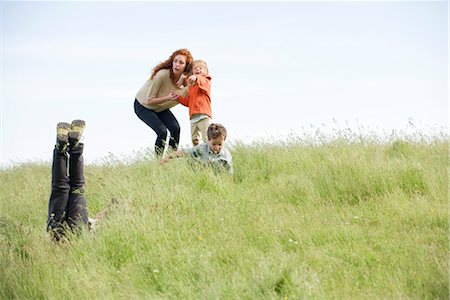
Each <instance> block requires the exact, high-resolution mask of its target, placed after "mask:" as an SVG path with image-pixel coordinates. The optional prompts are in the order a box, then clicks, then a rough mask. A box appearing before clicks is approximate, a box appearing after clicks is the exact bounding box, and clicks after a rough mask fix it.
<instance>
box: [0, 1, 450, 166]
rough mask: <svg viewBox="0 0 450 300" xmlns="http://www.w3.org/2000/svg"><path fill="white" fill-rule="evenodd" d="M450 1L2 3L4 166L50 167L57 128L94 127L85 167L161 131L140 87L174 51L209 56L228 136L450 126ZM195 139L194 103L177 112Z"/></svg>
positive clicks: (123, 153) (217, 113)
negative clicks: (146, 118)
mask: <svg viewBox="0 0 450 300" xmlns="http://www.w3.org/2000/svg"><path fill="white" fill-rule="evenodd" d="M448 12H449V10H448V2H447V1H434V2H429V1H423V2H403V1H400V2H383V1H373V2H367V1H345V2H333V1H332V2H325V1H324V2H320V1H318V2H311V1H309V2H301V1H299V2H295V1H289V2H256V1H251V2H236V1H235V2H125V1H124V2H114V1H109V2H108V1H97V2H92V1H84V2H77V1H72V2H41V1H33V2H18V1H2V2H1V33H2V36H1V75H2V76H1V106H0V108H1V115H0V117H1V119H0V125H1V128H0V134H1V135H0V142H1V147H0V165H2V166H5V165H10V164H15V163H21V162H27V161H34V160H51V156H52V152H51V151H52V148H53V145H54V142H55V131H56V130H55V126H56V123H57V122H59V121H66V122H70V121H71V120H72V119H76V118H82V119H85V120H86V123H87V128H86V130H85V138H84V142H85V143H86V150H85V160H86V162H88V163H89V162H96V161H99V160H101V159H102V158H104V157H106V156H108V155H109V154H113V155H115V156H116V157H127V156H128V155H130V154H132V153H135V152H136V151H137V152H139V151H141V150H143V149H146V148H147V147H150V149H152V150H153V145H154V141H155V139H156V135H155V133H154V132H153V131H152V130H151V129H150V128H148V127H147V126H146V125H145V124H144V123H143V122H142V121H140V120H139V119H138V118H137V116H136V115H135V113H134V110H133V102H134V96H135V94H136V92H137V90H138V89H139V88H140V87H141V85H142V84H143V83H144V81H145V80H146V79H147V78H148V76H149V75H150V74H151V70H152V68H153V67H154V66H155V65H156V64H158V63H159V62H161V61H163V60H165V59H167V58H168V57H169V55H170V54H171V53H172V52H173V51H174V50H176V49H179V48H188V49H189V50H190V51H191V52H192V53H193V55H194V58H195V59H203V60H205V61H206V62H207V63H208V65H209V69H210V73H211V75H212V77H213V81H212V109H213V120H214V121H216V122H220V123H223V124H224V125H225V126H226V127H227V128H228V131H229V140H231V141H236V140H241V141H251V140H254V139H268V140H271V138H272V139H273V138H276V137H277V136H283V135H286V134H290V133H294V134H298V135H302V133H303V131H304V130H305V128H311V126H312V127H320V126H325V128H328V129H331V128H334V127H350V128H355V129H356V128H358V127H365V128H371V129H374V130H376V129H378V130H388V131H389V130H402V129H404V128H405V127H407V126H408V122H409V121H411V120H412V122H413V123H414V124H415V126H416V127H419V128H431V130H433V128H442V127H445V128H446V127H447V124H448V112H449V111H448V91H449V88H448V74H449V73H448V66H449V64H448V57H449V56H448V24H449V23H448ZM172 111H173V113H174V114H175V116H176V117H177V119H178V121H179V123H180V125H181V144H182V145H188V144H190V127H189V120H188V110H187V108H185V107H183V106H181V105H179V106H177V107H175V108H174V109H172Z"/></svg>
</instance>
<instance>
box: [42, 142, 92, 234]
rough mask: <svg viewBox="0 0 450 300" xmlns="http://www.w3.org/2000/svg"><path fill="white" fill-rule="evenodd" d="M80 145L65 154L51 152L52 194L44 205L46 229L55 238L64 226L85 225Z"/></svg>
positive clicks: (62, 152) (56, 151)
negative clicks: (45, 208) (46, 205)
mask: <svg viewBox="0 0 450 300" xmlns="http://www.w3.org/2000/svg"><path fill="white" fill-rule="evenodd" d="M83 148H84V144H82V143H80V144H78V146H77V147H74V148H73V149H71V148H69V150H68V152H67V151H59V150H57V149H56V148H55V149H54V150H53V163H52V191H51V194H50V200H49V203H48V220H47V230H48V231H52V232H53V233H54V235H55V238H56V239H59V238H60V237H61V235H63V234H64V231H65V229H66V228H67V227H69V228H70V229H72V230H73V229H75V228H76V227H77V226H79V225H82V224H87V223H88V211H87V205H86V196H85V187H84V186H85V180H84V163H83Z"/></svg>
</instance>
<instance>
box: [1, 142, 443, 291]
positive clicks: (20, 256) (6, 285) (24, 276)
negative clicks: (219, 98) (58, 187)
mask: <svg viewBox="0 0 450 300" xmlns="http://www.w3.org/2000/svg"><path fill="white" fill-rule="evenodd" d="M448 146H449V143H448V140H447V139H446V138H445V137H444V138H442V137H441V138H434V139H431V140H428V141H424V140H420V141H412V140H409V139H399V140H396V141H392V142H389V143H381V142H377V141H376V140H371V139H368V140H351V139H346V138H344V139H339V138H337V139H333V140H330V141H327V142H321V143H316V142H305V141H295V140H292V141H290V142H287V143H286V144H278V145H273V144H264V143H261V144H257V143H255V144H253V145H240V144H236V145H233V148H232V154H233V158H234V164H235V176H234V178H230V177H229V176H228V175H227V174H216V173H215V172H214V171H213V170H211V169H203V168H201V167H200V166H195V165H194V166H192V165H191V164H190V163H189V162H188V161H187V160H186V159H184V158H183V159H178V160H175V161H172V162H170V163H169V164H166V165H160V164H158V163H157V162H156V161H155V160H152V159H150V158H148V156H145V155H143V157H142V158H139V157H137V158H134V159H133V162H132V163H127V164H125V163H121V162H118V161H114V159H111V160H110V161H108V160H106V161H105V162H104V163H103V164H101V165H89V166H87V167H86V180H87V198H88V205H89V210H90V213H91V215H95V214H96V213H97V212H98V211H100V210H101V209H102V207H104V206H105V205H107V204H108V203H109V201H110V200H111V198H117V199H118V200H119V204H118V205H117V206H116V207H115V209H114V210H113V211H112V213H111V214H110V215H109V217H108V218H107V219H106V220H104V221H103V222H102V223H101V224H99V225H98V227H97V230H96V232H95V233H89V232H85V233H84V234H82V235H81V236H80V237H78V238H73V239H72V240H71V241H70V242H68V243H59V244H55V243H54V242H51V241H50V240H49V239H48V237H47V236H46V233H45V222H46V217H47V204H48V197H49V193H50V179H51V178H50V163H49V162H48V163H36V164H27V165H21V166H17V167H14V168H10V169H6V170H2V171H0V184H1V201H0V268H1V272H0V298H1V299H302V298H307V299H310V298H313V299H349V298H351V299H400V298H401V299H448V296H449V281H448V280H449V279H448V275H449V274H448V245H449V235H448V233H449V231H448V229H449V226H448V199H449V198H448V166H449V161H448Z"/></svg>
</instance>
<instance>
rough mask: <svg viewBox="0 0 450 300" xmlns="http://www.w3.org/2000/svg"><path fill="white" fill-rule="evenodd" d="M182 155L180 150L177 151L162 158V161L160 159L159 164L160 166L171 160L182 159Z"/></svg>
mask: <svg viewBox="0 0 450 300" xmlns="http://www.w3.org/2000/svg"><path fill="white" fill-rule="evenodd" d="M183 154H184V153H183V151H182V150H181V149H180V150H177V151H175V152H174V153H171V154H169V155H167V156H166V157H164V158H163V159H161V160H160V162H159V163H160V164H164V163H166V162H168V161H169V160H171V159H173V158H178V157H182V156H183Z"/></svg>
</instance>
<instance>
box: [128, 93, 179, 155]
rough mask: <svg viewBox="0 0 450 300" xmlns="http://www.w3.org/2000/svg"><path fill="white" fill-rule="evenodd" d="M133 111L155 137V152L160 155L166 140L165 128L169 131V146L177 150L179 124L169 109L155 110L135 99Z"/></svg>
mask: <svg viewBox="0 0 450 300" xmlns="http://www.w3.org/2000/svg"><path fill="white" fill-rule="evenodd" d="M134 112H135V113H136V115H137V116H138V117H139V119H141V120H142V121H143V122H144V123H145V124H147V125H148V126H149V127H150V128H151V129H153V131H155V133H156V135H157V137H156V142H155V153H156V154H157V155H162V154H163V151H164V146H165V143H166V141H167V130H169V132H170V141H169V146H170V147H172V149H173V150H177V148H178V144H179V142H180V124H179V123H178V120H177V119H176V118H175V116H174V115H173V114H172V112H171V111H170V110H169V109H166V110H164V111H162V112H158V113H157V112H155V111H154V110H151V109H148V108H146V107H144V106H142V105H141V104H140V103H139V102H138V101H137V100H136V99H135V100H134Z"/></svg>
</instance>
